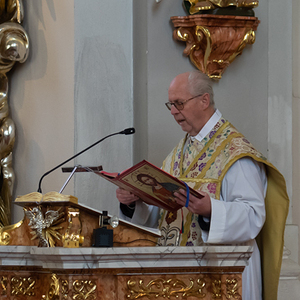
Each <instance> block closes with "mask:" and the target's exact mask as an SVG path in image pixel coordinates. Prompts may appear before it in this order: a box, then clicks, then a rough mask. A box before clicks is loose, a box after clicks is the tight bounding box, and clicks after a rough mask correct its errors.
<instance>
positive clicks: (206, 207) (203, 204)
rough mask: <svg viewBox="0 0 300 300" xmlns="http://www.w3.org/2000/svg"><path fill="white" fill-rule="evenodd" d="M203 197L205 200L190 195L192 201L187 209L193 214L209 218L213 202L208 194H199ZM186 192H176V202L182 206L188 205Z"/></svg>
mask: <svg viewBox="0 0 300 300" xmlns="http://www.w3.org/2000/svg"><path fill="white" fill-rule="evenodd" d="M199 194H201V195H203V198H201V199H199V198H197V197H195V196H193V195H192V194H190V201H189V205H188V207H187V209H188V210H189V211H190V212H192V213H193V214H197V215H201V216H203V217H207V218H209V217H210V215H211V201H210V197H209V195H208V194H207V193H204V192H199ZM186 195H187V193H186V191H185V190H183V189H180V190H179V192H175V193H174V196H175V201H176V202H177V203H178V204H181V205H182V206H185V203H186Z"/></svg>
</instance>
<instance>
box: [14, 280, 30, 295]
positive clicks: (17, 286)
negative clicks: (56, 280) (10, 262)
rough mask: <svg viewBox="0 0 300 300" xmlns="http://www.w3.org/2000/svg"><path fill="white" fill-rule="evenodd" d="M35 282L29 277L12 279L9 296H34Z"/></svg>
mask: <svg viewBox="0 0 300 300" xmlns="http://www.w3.org/2000/svg"><path fill="white" fill-rule="evenodd" d="M35 283H36V280H35V279H33V278H31V277H12V279H11V294H12V295H15V296H18V295H24V296H34V295H35V292H34V290H35Z"/></svg>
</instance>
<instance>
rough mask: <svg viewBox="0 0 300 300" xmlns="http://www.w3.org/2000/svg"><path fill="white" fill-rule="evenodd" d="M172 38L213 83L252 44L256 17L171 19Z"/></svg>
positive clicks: (183, 17)
mask: <svg viewBox="0 0 300 300" xmlns="http://www.w3.org/2000/svg"><path fill="white" fill-rule="evenodd" d="M171 21H172V22H173V25H174V27H175V30H174V31H173V38H174V39H175V40H178V41H182V42H185V43H186V47H185V49H184V51H183V54H184V55H185V56H189V58H190V60H191V62H192V63H193V64H194V65H195V66H196V67H197V69H199V70H200V71H202V72H203V73H205V74H207V75H208V76H209V77H210V78H212V79H221V77H222V74H223V73H224V71H225V69H226V68H227V67H228V66H229V65H230V64H231V63H232V62H233V60H234V59H235V58H236V57H237V56H238V55H241V54H242V52H243V49H244V48H245V46H246V45H247V44H253V43H254V42H255V31H256V29H257V26H258V24H259V22H260V21H259V20H258V19H257V18H256V17H245V16H230V15H209V14H201V15H190V16H179V17H171Z"/></svg>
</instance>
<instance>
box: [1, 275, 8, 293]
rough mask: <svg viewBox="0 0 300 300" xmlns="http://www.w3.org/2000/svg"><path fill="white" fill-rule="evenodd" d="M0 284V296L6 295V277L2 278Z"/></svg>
mask: <svg viewBox="0 0 300 300" xmlns="http://www.w3.org/2000/svg"><path fill="white" fill-rule="evenodd" d="M0 283H1V287H2V292H1V295H7V284H8V278H7V276H2V277H1V281H0Z"/></svg>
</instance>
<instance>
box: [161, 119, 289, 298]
mask: <svg viewBox="0 0 300 300" xmlns="http://www.w3.org/2000/svg"><path fill="white" fill-rule="evenodd" d="M186 139H187V136H186V137H185V138H184V139H182V140H181V141H180V142H179V144H178V145H177V146H176V147H175V148H174V149H173V151H172V152H171V153H170V154H169V155H168V157H167V158H166V159H165V161H164V163H163V170H165V171H166V172H168V173H170V174H171V175H173V176H175V177H177V178H179V179H180V180H182V181H184V182H186V183H187V184H188V185H189V187H191V188H193V189H195V190H199V191H204V192H206V193H208V194H209V195H210V197H212V198H215V199H220V191H221V184H222V180H223V178H224V176H225V174H226V172H227V171H228V169H229V168H230V167H231V166H232V164H233V163H234V162H236V161H237V160H238V159H240V158H242V157H251V158H253V159H254V160H256V161H258V162H261V163H264V164H265V166H266V172H267V178H268V187H267V193H266V198H265V207H266V221H265V224H264V226H263V228H262V230H261V232H260V234H259V236H258V237H257V239H256V240H257V243H258V246H259V249H260V253H261V261H262V274H263V299H264V300H274V299H277V289H276V288H274V287H277V286H278V282H279V275H280V268H281V261H282V253H283V245H284V228H285V221H286V217H287V213H288V205H289V199H288V195H287V192H286V185H285V180H284V178H283V176H282V175H281V174H280V173H279V172H278V170H277V169H276V168H275V167H274V166H273V165H272V164H271V163H269V162H268V161H267V159H266V158H265V157H264V156H263V155H262V154H260V153H259V152H258V151H257V150H255V149H254V147H253V146H252V145H251V143H250V142H249V141H248V140H247V139H246V138H245V137H244V136H243V135H242V134H241V133H239V132H238V131H237V130H236V129H235V128H234V127H233V126H232V125H231V124H230V123H229V122H228V121H226V120H225V119H223V118H221V119H220V120H219V121H218V123H217V124H216V125H215V126H214V128H213V129H212V131H211V132H210V133H209V134H208V135H207V136H206V137H205V138H204V139H203V140H202V141H201V142H199V141H197V140H195V141H194V142H193V143H190V144H188V145H187V148H186V150H185V152H184V153H183V148H184V145H185V143H186ZM159 228H160V230H161V232H162V238H161V239H159V240H158V244H159V245H163V246H167V245H168V246H175V245H181V246H185V245H186V246H198V245H201V244H203V241H202V239H201V229H200V226H199V222H198V215H194V214H192V213H191V212H189V211H188V210H187V209H186V208H185V207H183V208H182V209H180V210H178V211H177V212H167V211H164V210H162V211H161V216H160V222H159Z"/></svg>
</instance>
